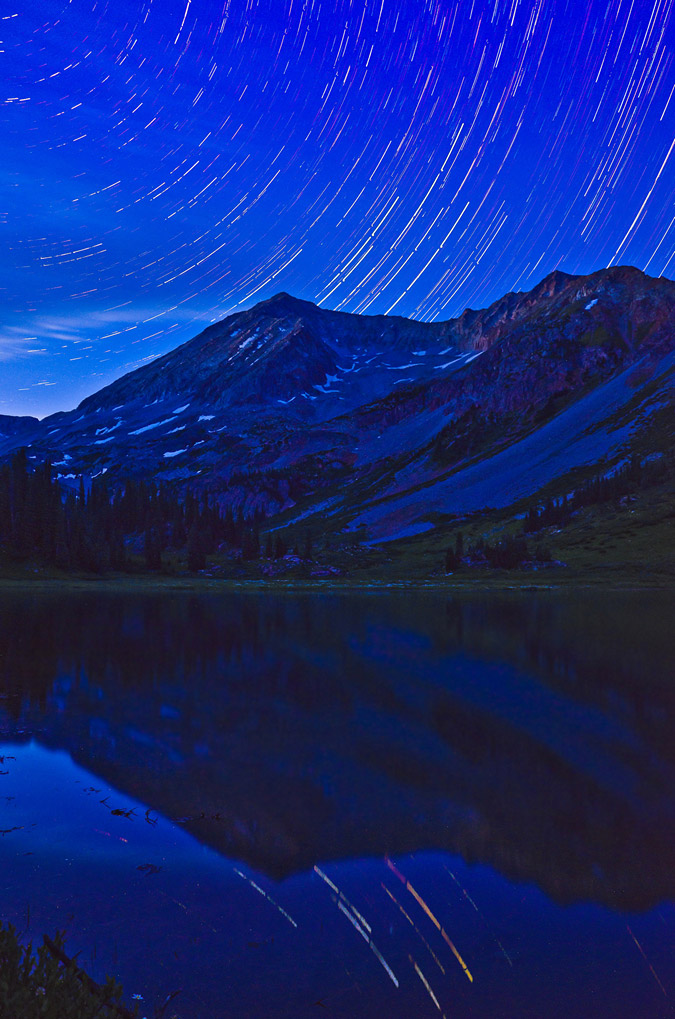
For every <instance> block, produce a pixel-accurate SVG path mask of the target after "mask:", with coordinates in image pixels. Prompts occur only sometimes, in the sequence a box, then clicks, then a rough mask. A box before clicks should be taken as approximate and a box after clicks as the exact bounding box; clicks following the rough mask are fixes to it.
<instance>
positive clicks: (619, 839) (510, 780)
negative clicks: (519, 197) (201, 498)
mask: <svg viewBox="0 0 675 1019" xmlns="http://www.w3.org/2000/svg"><path fill="white" fill-rule="evenodd" d="M674 609H675V602H674V599H673V597H672V596H671V595H669V594H668V593H666V592H640V593H630V592H624V593H619V592H617V593H611V592H603V591H600V590H598V591H593V592H590V591H589V592H584V591H581V592H571V591H567V592H555V591H539V592H535V591H532V592H513V593H503V594H500V593H489V594H481V593H480V592H476V593H475V594H473V593H462V594H453V593H447V594H446V593H442V592H438V593H432V592H415V591H406V592H398V593H391V594H390V593H384V592H372V593H363V594H356V593H345V594H341V593H335V594H330V593H318V594H317V593H286V594H284V593H278V594H277V593H242V594H236V593H231V592H230V593H225V594H223V595H213V594H204V595H197V594H186V593H180V592H179V593H169V592H164V593H161V594H157V595H129V594H125V595H122V594H115V593H112V592H102V591H100V589H97V588H96V587H95V586H94V585H92V591H91V593H78V592H72V593H68V592H64V593H61V594H49V593H44V592H42V593H38V592H36V593H35V594H30V593H22V594H18V595H17V594H14V595H12V596H11V597H9V596H8V595H5V594H3V595H2V596H0V831H1V836H0V918H1V919H3V920H4V921H11V922H12V923H14V924H15V926H16V927H17V928H18V929H19V930H20V931H21V932H22V933H23V934H24V935H25V937H26V938H27V939H28V940H30V939H31V938H32V939H33V940H34V941H35V942H36V944H38V943H40V942H41V935H42V934H43V933H49V934H53V932H54V930H55V929H60V930H65V931H66V933H67V942H66V950H67V951H68V953H69V954H70V955H74V954H76V953H79V955H78V959H79V962H80V964H81V965H82V966H83V967H84V968H86V969H87V970H88V971H89V972H90V974H91V975H92V976H93V977H94V978H95V979H97V980H102V979H103V977H104V975H105V974H106V973H111V974H113V975H115V976H116V977H117V978H119V979H120V980H121V981H122V982H123V984H124V987H125V992H126V997H127V1000H128V1001H131V1000H132V995H139V996H140V997H138V998H136V999H135V1000H136V1001H138V1002H139V1003H140V1008H141V1011H140V1013H139V1014H140V1015H141V1016H143V1015H147V1016H151V1015H152V1013H153V1010H154V1009H155V1008H157V1007H159V1006H160V1005H161V1004H162V1003H163V1002H164V1001H165V999H166V998H167V996H169V995H171V994H173V993H174V992H178V993H176V994H175V997H174V998H173V999H172V1000H171V1003H170V1005H169V1006H168V1008H167V1012H166V1014H167V1017H168V1016H169V1015H171V1014H173V1013H176V1014H177V1015H179V1016H180V1017H181V1019H221V1017H230V1016H232V1017H238V1019H239V1017H255V1019H262V1017H265V1019H271V1017H279V1019H280V1017H292V1019H298V1017H311V1016H320V1015H327V1016H340V1017H345V1019H346V1017H349V1019H360V1017H363V1019H366V1017H369V1019H370V1017H373V1016H387V1017H391V1019H398V1017H400V1019H409V1017H411V1016H415V1017H438V1016H441V1015H443V1016H447V1017H448V1019H464V1017H471V1019H502V1017H503V1019H524V1017H532V1019H542V1017H546V1019H558V1017H560V1019H563V1017H565V1019H569V1017H570V1016H573V1017H575V1019H586V1017H589V1019H590V1017H605V1016H606V1017H611V1019H620V1017H624V1016H625V1017H631V1019H636V1017H637V1019H641V1017H645V1019H661V1017H665V1016H672V1015H673V1014H674V1009H675V906H674V902H675V741H674V740H673V732H674V731H675V669H674V662H675V636H674V634H673V625H672V621H673V619H674V618H675V612H674Z"/></svg>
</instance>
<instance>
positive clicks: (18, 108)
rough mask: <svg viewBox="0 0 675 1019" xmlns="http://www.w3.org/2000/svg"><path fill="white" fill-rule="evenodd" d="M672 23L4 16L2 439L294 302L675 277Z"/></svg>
mask: <svg viewBox="0 0 675 1019" xmlns="http://www.w3.org/2000/svg"><path fill="white" fill-rule="evenodd" d="M674 7H675V0H589V2H581V0H491V2H487V0H473V2H472V0H459V2H452V0H353V2H352V0H154V2H153V0H34V2H33V3H27V2H26V0H5V3H4V4H3V10H4V11H5V12H6V13H4V14H2V15H0V39H1V40H2V42H1V43H0V50H2V53H1V54H0V59H1V61H2V68H3V73H2V82H1V86H0V87H1V89H2V93H3V94H2V96H1V98H0V107H1V111H2V112H1V114H0V115H1V117H2V124H1V125H0V127H1V129H2V134H1V135H0V138H1V139H2V141H1V142H0V146H1V149H0V151H1V153H2V155H1V159H0V223H1V224H2V258H1V260H0V266H1V268H0V289H1V293H2V301H1V306H2V312H3V315H2V323H1V327H0V362H1V368H0V371H1V372H2V375H1V376H0V378H1V380H2V381H1V383H0V413H32V414H38V415H43V414H46V413H50V412H51V411H54V410H64V409H69V408H71V407H72V406H74V405H75V404H76V403H77V402H78V401H79V400H80V399H81V398H83V397H84V396H85V395H87V394H89V393H91V392H93V391H95V390H96V389H98V388H100V387H101V386H102V385H104V384H105V383H106V382H108V381H110V380H111V379H112V378H114V377H116V376H118V375H120V374H122V373H123V372H124V371H128V370H129V369H130V368H133V367H136V366H137V365H140V364H142V363H143V362H144V361H146V360H148V359H150V358H152V357H154V356H156V355H158V354H160V353H163V352H165V351H166V350H169V349H171V348H173V347H175V346H177V345H178V343H180V342H182V341H184V340H186V339H189V338H190V337H191V336H193V335H195V334H196V333H197V332H199V331H200V330H201V329H202V328H203V327H204V326H205V325H206V324H208V323H209V322H211V321H214V320H217V319H219V318H223V317H224V316H225V315H226V314H229V313H231V312H233V311H235V310H237V309H242V308H245V307H248V306H250V305H252V304H254V303H256V302H257V301H259V300H262V299H264V298H265V297H269V296H271V295H272V294H274V293H276V292H278V291H280V290H287V291H289V292H290V293H293V294H295V295H297V296H299V297H304V298H306V299H308V300H313V301H317V302H318V303H320V304H323V305H325V306H326V307H329V308H338V309H343V310H346V311H355V312H365V313H370V314H374V313H383V312H391V313H393V314H401V315H407V316H411V317H414V318H421V319H427V320H431V319H439V318H449V317H451V316H454V315H457V314H459V313H461V311H462V310H463V309H464V308H465V307H467V306H470V307H481V306H484V305H486V304H488V303H489V302H490V301H491V300H493V299H495V298H497V297H499V296H500V295H501V294H503V293H505V292H506V291H509V290H523V289H528V288H529V287H531V286H533V285H534V284H535V283H536V282H538V280H539V279H541V278H542V277H543V276H545V275H546V274H547V273H548V272H550V271H551V270H553V269H555V268H556V267H559V268H561V269H564V270H565V271H567V272H573V273H577V272H579V273H585V272H591V271H593V270H595V269H598V268H602V267H604V266H607V265H611V264H632V265H636V266H638V267H639V268H641V269H644V270H645V271H647V272H649V273H650V274H651V275H654V276H659V275H671V276H672V275H675V202H674V201H673V193H674V190H675V189H674V187H673V181H674V180H675V151H674V149H675V129H674V127H675V56H674V48H675V47H674V43H675V17H674Z"/></svg>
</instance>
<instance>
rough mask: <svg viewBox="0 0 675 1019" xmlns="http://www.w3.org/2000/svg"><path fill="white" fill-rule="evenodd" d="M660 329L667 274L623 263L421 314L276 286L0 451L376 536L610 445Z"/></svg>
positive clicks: (657, 372)
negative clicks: (320, 302) (316, 297)
mask: <svg viewBox="0 0 675 1019" xmlns="http://www.w3.org/2000/svg"><path fill="white" fill-rule="evenodd" d="M674 334H675V283H673V282H671V281H669V280H666V279H653V278H650V277H648V276H646V275H644V274H643V273H641V272H640V271H639V270H637V269H634V268H631V267H615V268H611V269H606V270H601V271H599V272H596V273H593V274H592V275H590V276H569V275H566V274H565V273H561V272H554V273H552V274H551V275H550V276H548V277H546V279H544V280H543V281H542V282H541V283H540V284H539V285H538V286H537V287H535V288H534V289H533V290H531V291H529V292H527V293H511V294H507V295H506V296H505V297H503V298H501V299H500V300H499V301H496V302H495V303H494V304H492V305H491V306H490V307H489V308H486V309H483V310H481V311H472V310H467V311H465V312H464V313H463V314H462V315H461V316H460V317H459V318H457V319H451V320H449V321H446V322H436V323H423V322H415V321H410V320H406V319H403V318H398V317H385V316H360V315H350V314H346V313H342V312H334V311H327V310H324V309H322V308H318V307H317V306H316V305H314V304H311V303H309V302H307V301H300V300H297V299H295V298H293V297H290V296H289V295H288V294H278V295H277V296H276V297H273V298H271V299H270V300H267V301H263V302H262V303H260V304H258V305H256V306H255V307H254V308H251V309H249V310H247V311H244V312H241V313H238V314H235V315H231V316H229V317H228V318H226V319H225V320H223V321H222V322H219V323H217V324H215V325H212V326H210V327H209V328H208V329H206V330H205V331H204V332H202V333H201V334H200V335H199V336H197V337H195V338H194V339H193V340H190V341H189V342H188V343H186V344H183V346H181V347H179V348H178V349H176V350H174V351H172V352H171V353H169V354H166V355H165V356H163V357H161V358H158V359H157V360H156V361H154V362H152V363H151V364H149V365H147V366H145V367H143V368H140V369H138V370H136V371H134V372H131V373H130V374H128V375H126V376H124V377H123V378H121V379H119V380H117V381H116V382H114V383H113V384H112V385H110V386H107V387H106V388H105V389H102V390H101V391H100V392H98V393H96V394H94V395H93V396H91V397H89V398H88V399H86V400H84V401H83V402H82V403H81V404H80V406H79V407H78V408H77V409H76V410H75V411H72V412H68V413H60V414H55V415H52V416H51V417H49V418H47V419H45V420H44V421H42V422H39V423H38V422H35V423H31V424H29V425H28V426H26V427H25V428H23V427H22V430H21V432H20V433H19V434H14V435H10V436H5V438H2V439H0V455H3V454H7V453H9V452H10V451H11V450H12V449H13V448H16V447H17V446H19V445H28V446H29V447H30V448H29V452H30V455H31V456H32V457H34V458H35V460H36V461H38V460H43V459H45V458H46V457H51V459H52V461H53V463H54V464H55V466H56V468H57V470H58V471H59V472H60V473H61V475H62V476H63V478H64V480H66V481H67V480H68V479H69V478H71V479H72V478H73V477H77V476H78V475H79V474H80V473H85V474H88V475H90V476H91V475H95V474H99V473H101V472H103V471H106V472H109V474H110V477H111V478H113V479H120V480H122V479H123V478H124V477H126V476H130V475H134V476H138V477H152V478H155V479H156V480H162V481H165V482H168V483H172V484H175V485H176V486H179V487H184V486H186V485H192V486H199V487H202V488H206V489H208V490H209V491H211V492H212V493H214V494H215V495H217V497H218V499H219V500H220V501H221V503H223V504H227V503H229V504H232V505H234V506H235V507H236V508H237V509H240V510H243V511H244V512H246V513H250V512H252V511H253V510H254V509H256V508H259V509H262V510H264V511H265V513H266V514H268V515H273V514H276V513H283V514H284V516H283V518H282V519H283V520H284V521H289V522H290V521H293V520H296V521H297V520H298V519H299V518H303V519H307V520H309V519H311V518H312V517H314V520H315V521H316V522H321V524H322V525H325V524H326V521H330V520H332V521H333V525H334V527H335V528H337V529H339V530H346V531H348V532H349V531H354V532H358V533H359V535H360V536H361V537H363V538H365V539H366V540H372V541H381V540H387V539H388V538H391V537H395V536H397V535H403V534H412V533H417V532H419V531H420V530H424V529H427V528H430V527H432V526H433V525H434V523H435V521H436V520H437V518H438V516H439V515H445V514H453V513H463V512H468V511H471V510H475V509H481V508H484V507H486V506H492V507H496V506H506V505H510V504H511V503H513V502H514V501H516V500H517V499H519V498H522V497H523V496H526V495H529V494H532V493H535V492H537V491H538V490H539V489H540V488H541V487H542V486H543V485H546V484H548V483H549V482H550V481H551V480H552V479H553V478H555V477H557V476H560V475H562V474H564V473H565V472H567V471H569V470H571V469H572V468H574V467H578V466H581V465H585V464H594V463H602V464H604V465H607V466H611V464H612V463H613V462H616V461H618V460H619V459H620V458H621V457H622V456H624V455H627V451H628V450H629V448H630V446H631V442H632V441H633V440H634V438H635V436H636V435H638V434H639V433H641V432H643V431H644V429H645V428H646V426H647V425H648V423H649V421H650V420H651V417H652V415H653V413H654V412H655V411H657V410H658V409H659V408H662V407H663V406H664V404H667V403H669V402H671V401H672V387H673V367H674V364H675V335H674ZM23 420H25V419H23ZM0 424H1V422H0ZM2 432H3V429H2V427H0V433H2Z"/></svg>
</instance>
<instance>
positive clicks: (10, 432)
mask: <svg viewBox="0 0 675 1019" xmlns="http://www.w3.org/2000/svg"><path fill="white" fill-rule="evenodd" d="M38 424H39V421H38V419H37V418H32V417H14V416H13V415H11V414H0V442H2V440H3V439H14V438H19V439H20V438H21V436H22V435H27V434H28V433H29V432H31V431H32V430H33V429H34V428H35V426H36V425H38Z"/></svg>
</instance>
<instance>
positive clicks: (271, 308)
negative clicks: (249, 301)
mask: <svg viewBox="0 0 675 1019" xmlns="http://www.w3.org/2000/svg"><path fill="white" fill-rule="evenodd" d="M254 307H255V308H260V309H264V311H265V312H267V313H269V312H276V313H277V314H284V313H286V314H288V313H291V314H299V313H300V312H302V311H305V312H306V311H308V310H309V309H310V308H312V309H315V308H316V305H315V304H312V302H311V301H303V300H302V299H301V298H299V297H294V296H293V294H288V293H286V291H285V290H280V291H279V293H278V294H274V296H273V297H267V298H265V300H264V301H260V302H259V303H258V304H256V305H255V306H254Z"/></svg>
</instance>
